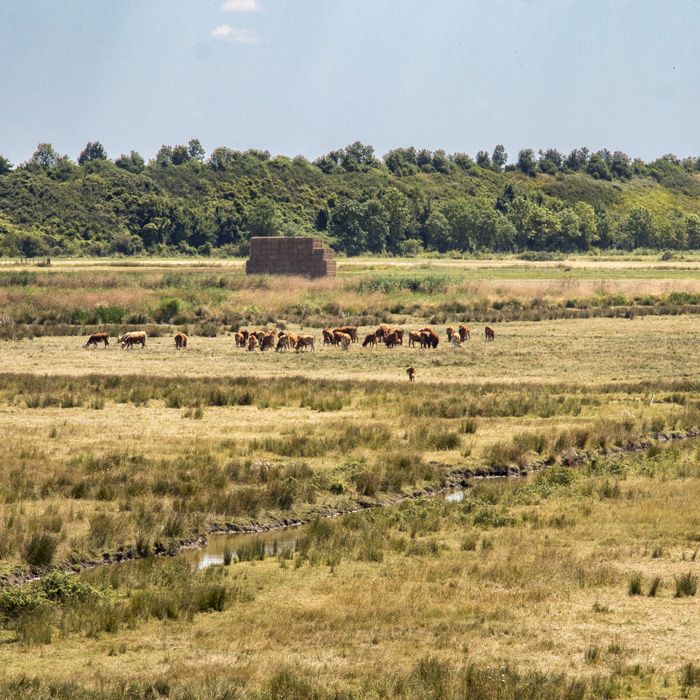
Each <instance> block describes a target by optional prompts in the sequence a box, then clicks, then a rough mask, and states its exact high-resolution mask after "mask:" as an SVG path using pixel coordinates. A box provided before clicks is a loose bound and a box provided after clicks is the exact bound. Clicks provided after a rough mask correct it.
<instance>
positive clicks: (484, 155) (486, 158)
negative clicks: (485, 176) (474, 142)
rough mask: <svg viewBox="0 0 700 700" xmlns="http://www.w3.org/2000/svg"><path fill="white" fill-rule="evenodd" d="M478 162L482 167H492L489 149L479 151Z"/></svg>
mask: <svg viewBox="0 0 700 700" xmlns="http://www.w3.org/2000/svg"><path fill="white" fill-rule="evenodd" d="M476 164H477V165H478V166H479V167H480V168H490V167H491V156H490V155H489V154H488V151H479V152H478V153H477V154H476Z"/></svg>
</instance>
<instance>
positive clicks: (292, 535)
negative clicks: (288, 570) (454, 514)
mask: <svg viewBox="0 0 700 700" xmlns="http://www.w3.org/2000/svg"><path fill="white" fill-rule="evenodd" d="M464 496H465V494H464V490H463V489H457V490H455V491H448V492H446V493H441V494H440V495H439V496H437V497H438V498H442V499H444V500H445V501H448V502H449V503H459V502H460V501H462V500H463V499H464ZM305 530H306V527H305V526H304V525H300V526H297V527H289V528H281V529H279V530H273V531H272V532H259V533H238V534H232V535H227V534H221V535H209V538H208V540H207V544H206V545H205V546H204V547H203V548H202V549H195V550H192V551H189V552H186V553H185V554H184V555H182V556H185V557H187V558H188V559H189V560H190V561H192V562H195V563H196V564H197V568H198V569H206V568H207V567H209V566H216V565H220V564H224V563H225V559H226V558H228V559H229V562H235V561H239V560H240V559H241V558H244V559H256V558H257V557H256V556H255V552H256V551H258V552H259V551H261V550H262V549H263V548H264V550H265V555H268V556H276V555H277V554H281V553H283V552H285V551H287V552H290V553H292V552H294V551H295V549H296V546H297V541H298V539H299V537H300V536H301V535H303V534H304V532H305ZM241 554H242V555H243V557H241V556H240V555H241ZM251 554H252V556H251Z"/></svg>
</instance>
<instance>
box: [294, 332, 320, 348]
mask: <svg viewBox="0 0 700 700" xmlns="http://www.w3.org/2000/svg"><path fill="white" fill-rule="evenodd" d="M315 342H316V339H315V338H314V337H313V336H312V335H300V336H299V337H298V338H297V344H296V346H295V350H296V351H297V352H299V350H304V352H306V351H307V350H308V349H309V348H311V349H312V350H315V349H316V348H315V347H314V343H315Z"/></svg>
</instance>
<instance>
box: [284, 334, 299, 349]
mask: <svg viewBox="0 0 700 700" xmlns="http://www.w3.org/2000/svg"><path fill="white" fill-rule="evenodd" d="M285 335H286V336H287V338H289V347H290V348H293V347H294V346H295V345H296V344H297V339H298V338H299V336H298V335H295V334H294V333H285Z"/></svg>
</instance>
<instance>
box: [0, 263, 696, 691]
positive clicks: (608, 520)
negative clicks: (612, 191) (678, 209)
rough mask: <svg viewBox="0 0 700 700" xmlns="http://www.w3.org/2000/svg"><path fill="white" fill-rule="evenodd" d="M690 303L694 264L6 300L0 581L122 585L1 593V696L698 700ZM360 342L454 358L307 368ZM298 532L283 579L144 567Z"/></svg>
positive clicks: (165, 283)
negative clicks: (343, 342) (252, 331)
mask: <svg viewBox="0 0 700 700" xmlns="http://www.w3.org/2000/svg"><path fill="white" fill-rule="evenodd" d="M396 268H400V272H397V271H396ZM13 275H14V277H13ZM23 275H24V276H23ZM27 275H29V276H27ZM699 293H700V266H699V264H698V262H697V261H696V260H693V259H688V260H683V261H671V262H665V261H664V262H658V261H655V260H646V259H644V258H642V259H634V260H633V259H616V260H608V261H605V260H603V261H598V260H594V259H584V258H581V259H572V260H564V261H557V262H555V263H527V262H524V261H516V260H512V259H503V260H491V261H460V260H454V261H452V260H450V261H438V260H435V261H433V260H422V261H416V262H414V263H412V264H406V263H405V261H400V262H399V263H395V262H394V261H389V260H372V259H364V260H359V261H341V262H340V266H339V278H338V280H337V281H336V282H329V281H316V282H308V281H305V280H298V279H292V280H284V279H271V280H268V279H266V278H245V277H244V276H243V275H242V274H241V272H240V270H239V269H238V267H237V263H234V264H229V263H227V262H226V261H221V263H207V264H206V266H205V267H201V268H200V267H197V266H196V265H192V264H183V263H181V262H180V261H143V262H142V263H141V264H131V263H129V265H124V267H118V266H115V265H112V264H109V263H107V264H105V263H98V264H92V263H84V262H82V261H77V262H74V261H70V262H69V261H66V262H65V263H63V262H61V263H59V264H58V265H55V266H52V269H50V270H45V269H42V270H31V271H28V272H27V273H26V274H25V273H24V272H23V271H21V270H12V269H9V270H8V271H5V270H4V269H3V270H0V316H2V317H3V318H4V319H5V323H4V324H3V325H2V326H0V335H1V336H2V337H4V338H5V340H2V341H0V420H1V422H2V423H1V424H2V429H3V438H4V440H3V443H4V444H3V452H4V455H3V460H2V462H0V495H1V498H0V575H1V576H2V577H3V580H4V582H5V583H6V584H12V583H16V582H18V581H21V580H23V579H24V578H27V577H30V576H32V575H37V574H43V575H44V576H45V575H46V573H47V572H48V571H49V570H51V569H52V568H55V567H58V568H59V569H60V570H62V571H64V572H66V571H70V570H72V569H75V570H80V569H81V568H83V567H85V566H87V565H93V564H95V563H98V562H100V561H101V560H103V559H105V558H107V559H112V560H113V559H129V558H133V559H135V561H132V562H128V563H123V564H110V565H107V566H98V567H97V568H94V569H91V568H89V569H87V570H86V571H84V572H83V573H81V574H80V575H79V576H77V577H74V576H71V575H70V574H61V575H58V577H57V578H56V579H55V580H54V579H47V578H44V579H41V580H40V581H39V582H35V583H30V584H28V585H25V586H24V587H22V588H16V587H15V588H13V587H11V586H10V587H6V588H5V589H4V590H3V591H2V592H0V614H1V616H2V621H1V622H0V639H1V640H2V641H3V642H4V643H3V644H0V662H1V664H2V667H3V669H4V671H3V673H2V675H0V691H1V692H2V694H4V695H7V696H13V697H27V698H28V697H32V698H33V697H81V698H83V697H115V698H116V697H125V696H127V697H139V698H140V697H166V696H167V697H182V698H184V697H188V698H214V697H224V696H225V697H257V698H267V697H270V698H272V697H308V698H325V697H358V698H360V697H362V698H364V697H377V698H379V697H397V698H398V697H415V698H424V697H433V698H458V697H465V696H467V697H483V698H487V697H488V698H490V697H503V698H507V697H532V698H535V697H537V698H539V697H552V698H565V697H566V698H569V697H571V698H583V697H642V696H649V697H676V696H679V695H683V696H686V697H697V696H698V689H700V667H699V666H698V665H697V659H698V658H700V635H699V634H698V629H697V625H695V624H694V620H696V619H697V616H698V613H700V608H699V607H698V604H699V603H698V598H697V596H696V588H697V580H698V575H700V569H699V568H698V567H699V566H700V564H698V561H700V559H698V555H699V554H700V544H699V543H700V519H699V517H698V510H697V508H696V506H695V504H696V503H697V499H698V496H700V472H699V471H698V465H699V464H700V448H699V447H698V443H697V440H696V439H694V438H688V439H675V440H674V439H669V438H671V437H672V436H673V435H676V436H679V435H681V434H683V435H686V434H688V433H690V434H694V433H695V431H697V430H698V429H699V428H700V396H699V391H698V390H699V389H700V371H698V367H700V351H699V349H698V338H699V336H700V333H699V330H698V329H699V327H698V316H697V315H696V314H697V309H696V307H697V306H698V303H699V301H700V300H699V299H698V294H699ZM173 300H177V303H174V302H173ZM506 302H507V303H506ZM19 309H21V310H22V312H21V313H20V311H19ZM106 309H107V310H111V311H105V310H106ZM115 310H116V311H115ZM22 314H24V315H22ZM91 314H92V316H91ZM100 314H103V317H102V320H100V318H101V317H100ZM110 314H112V315H111V316H110ZM115 314H116V316H115ZM164 314H165V315H164ZM117 317H119V318H117ZM345 322H354V323H356V324H357V325H359V327H360V330H359V333H358V336H359V337H360V339H361V338H362V337H364V333H365V332H368V331H370V330H374V328H376V326H377V324H378V323H381V322H386V323H389V324H391V325H393V326H400V327H401V328H403V329H404V330H405V331H409V330H417V329H419V328H421V327H423V326H424V325H426V324H430V326H431V327H432V328H433V329H434V330H435V332H436V333H437V334H438V335H439V337H440V343H439V345H438V347H437V348H436V349H431V350H428V349H421V348H409V347H408V346H407V339H405V340H404V344H403V346H398V347H395V348H392V349H389V348H386V347H384V346H383V345H379V346H377V347H375V348H362V347H361V345H360V344H359V343H357V344H351V346H350V349H349V350H348V351H347V352H344V351H343V350H341V349H340V348H337V347H329V346H324V345H323V344H322V336H321V330H322V327H323V326H325V325H341V324H343V323H345ZM460 322H467V323H468V325H469V326H470V327H471V331H472V338H471V340H469V341H466V342H464V343H463V344H462V345H461V346H460V347H457V348H455V347H452V346H450V345H449V344H448V343H447V342H446V332H445V331H446V328H447V326H448V325H451V326H453V327H454V328H456V327H457V324H458V323H460ZM487 323H488V324H489V325H491V326H492V327H493V328H494V329H495V333H496V337H495V341H494V342H493V343H487V342H485V340H484V335H483V329H484V326H485V325H486V324H487ZM242 327H245V328H261V327H267V328H269V329H271V330H275V331H276V332H277V331H279V330H280V329H283V328H284V329H286V330H288V331H292V332H294V333H299V332H303V333H310V334H312V335H314V336H315V337H316V350H315V351H314V352H310V351H309V352H294V351H290V352H280V353H276V352H274V351H267V352H260V351H259V350H255V351H252V352H249V351H248V350H247V349H243V348H236V347H235V344H234V337H233V332H234V331H235V330H237V329H238V328H242ZM140 328H143V329H144V330H146V331H147V333H148V335H149V337H148V340H147V343H146V347H145V348H140V347H135V348H133V349H127V350H122V349H120V348H119V346H118V345H117V344H116V336H117V333H121V332H123V331H126V330H137V329H140ZM177 329H183V330H185V331H186V332H188V335H189V341H188V345H187V348H186V349H183V350H180V351H177V350H176V349H175V347H174V342H173V336H174V333H175V331H176V330H177ZM98 331H106V332H109V333H110V347H109V348H108V349H105V348H103V347H98V348H97V349H85V348H83V347H82V345H83V344H84V343H85V341H86V339H87V337H88V335H89V334H90V333H93V332H98ZM409 366H412V367H414V368H415V370H416V376H415V381H414V382H409V381H408V379H407V376H406V368H407V367H409ZM475 473H482V474H506V473H510V474H520V475H521V476H519V477H517V478H511V479H501V480H497V479H494V480H491V479H489V480H485V479H478V478H473V475H474V474H475ZM464 478H466V479H467V481H468V485H467V487H466V488H465V497H464V499H463V500H461V501H458V502H448V501H445V500H444V499H442V498H441V497H439V496H429V495H423V496H421V497H418V498H415V497H416V496H419V495H420V494H429V492H431V491H432V490H434V489H435V488H438V487H440V486H444V485H446V484H450V483H456V482H457V481H460V482H461V480H463V479H464ZM372 506H376V507H372ZM381 506H383V507H381ZM358 509H360V510H361V511H362V512H358V513H354V514H352V515H344V516H342V517H340V518H333V519H328V518H326V517H325V516H328V515H331V514H334V513H344V512H348V511H353V510H358ZM299 520H301V521H304V522H307V523H311V524H310V525H308V526H307V527H306V528H305V529H303V530H302V531H300V535H299V537H298V538H297V541H296V544H295V546H294V548H293V549H292V550H290V549H279V550H276V551H274V552H272V553H271V552H266V551H265V548H264V547H262V546H261V544H260V542H258V541H257V540H256V538H255V535H251V537H250V546H249V547H248V548H247V549H245V554H244V556H243V557H241V560H240V561H230V560H229V561H228V562H226V564H227V565H225V566H215V567H211V568H210V569H207V570H205V571H197V570H196V569H195V568H193V565H192V563H191V560H189V559H187V558H183V557H177V558H173V559H171V558H169V557H164V558H163V557H161V558H154V557H152V556H150V555H152V554H154V553H156V552H162V551H168V550H173V551H175V550H177V549H178V548H179V547H180V546H182V544H183V543H186V542H195V541H197V539H198V538H199V537H201V536H203V535H207V534H208V533H211V532H214V531H221V530H227V529H232V528H233V529H235V528H260V527H267V526H274V525H279V524H281V523H283V522H285V521H299ZM210 536H213V535H210ZM268 537H269V536H268ZM224 549H225V545H224ZM141 557H145V558H141ZM42 581H45V582H47V583H42ZM76 581H77V582H79V584H78V583H76ZM17 591H23V592H22V593H17ZM86 669H89V672H86ZM226 693H228V695H226ZM693 693H695V695H693Z"/></svg>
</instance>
